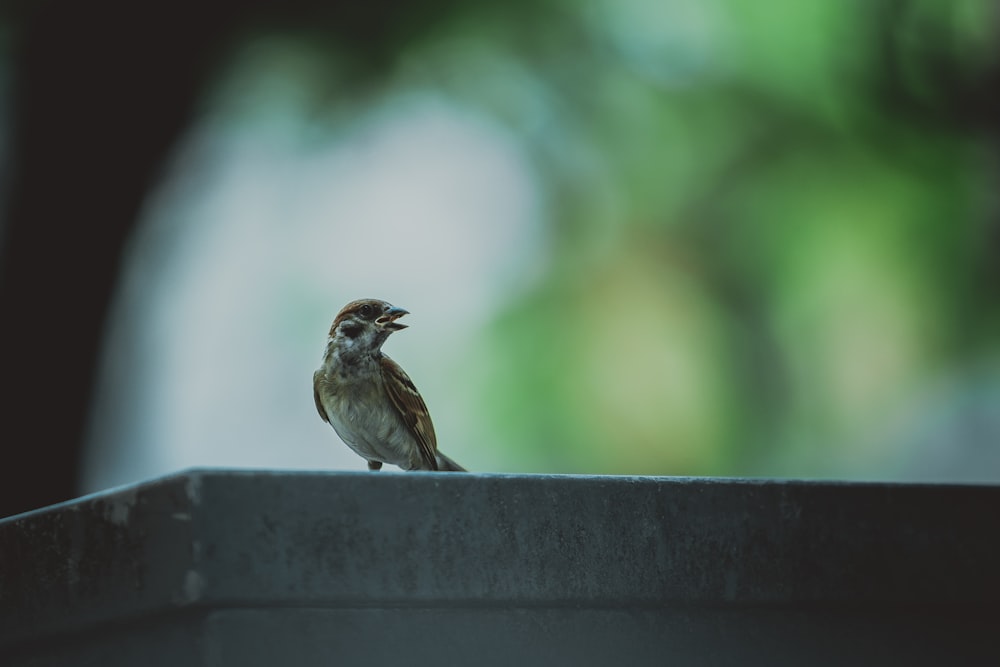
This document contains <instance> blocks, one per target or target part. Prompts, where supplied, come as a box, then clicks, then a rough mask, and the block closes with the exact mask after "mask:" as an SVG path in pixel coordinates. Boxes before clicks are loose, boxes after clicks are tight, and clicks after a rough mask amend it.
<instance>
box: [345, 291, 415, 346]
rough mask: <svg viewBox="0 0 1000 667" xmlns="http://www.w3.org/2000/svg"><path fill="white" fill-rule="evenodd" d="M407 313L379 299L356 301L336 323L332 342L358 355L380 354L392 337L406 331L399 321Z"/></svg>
mask: <svg viewBox="0 0 1000 667" xmlns="http://www.w3.org/2000/svg"><path fill="white" fill-rule="evenodd" d="M407 312H408V311H406V310H404V309H402V308H397V307H396V306H393V305H392V304H391V303H386V302H385V301H380V300H379V299H358V300H357V301H352V302H350V303H349V304H347V305H346V306H344V307H343V308H342V309H341V310H340V312H339V313H337V317H336V318H335V319H334V320H333V324H332V325H331V326H330V341H331V342H334V343H336V344H337V345H338V346H340V347H342V348H344V349H345V350H352V351H355V352H370V351H375V350H378V349H379V348H381V347H382V343H384V342H385V340H386V338H388V337H389V334H391V333H392V332H393V331H399V330H400V329H405V328H406V325H405V324H401V323H400V322H397V321H396V320H398V319H399V318H400V317H402V316H403V315H406V314H407Z"/></svg>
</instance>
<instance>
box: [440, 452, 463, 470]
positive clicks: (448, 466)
mask: <svg viewBox="0 0 1000 667" xmlns="http://www.w3.org/2000/svg"><path fill="white" fill-rule="evenodd" d="M437 466H438V470H441V471H444V472H469V471H468V470H466V469H465V468H463V467H462V466H460V465H458V464H457V463H455V462H454V461H452V460H451V459H450V458H448V457H447V456H445V455H444V454H442V453H441V452H437Z"/></svg>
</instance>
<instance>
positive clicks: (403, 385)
mask: <svg viewBox="0 0 1000 667" xmlns="http://www.w3.org/2000/svg"><path fill="white" fill-rule="evenodd" d="M381 364H382V378H383V380H385V387H386V390H387V392H388V394H389V398H390V399H391V400H392V404H393V405H394V406H395V407H396V411H397V412H399V416H400V417H402V418H403V422H404V423H405V424H406V426H407V428H409V430H410V433H411V434H412V435H413V437H414V439H415V440H416V441H417V445H418V446H419V447H420V457H421V458H422V459H423V460H424V463H426V464H427V467H428V468H429V469H430V470H437V469H438V466H437V457H436V456H435V455H434V453H435V452H436V451H437V438H436V437H435V436H434V424H432V423H431V416H430V414H429V413H428V412H427V405H426V404H425V403H424V399H422V398H421V397H420V394H419V393H418V392H417V388H416V387H414V386H413V382H412V381H411V380H410V377H409V376H408V375H407V374H406V372H405V371H404V370H403V369H402V368H400V367H399V364H397V363H396V362H395V361H393V360H392V359H390V358H389V357H386V356H383V357H382V361H381Z"/></svg>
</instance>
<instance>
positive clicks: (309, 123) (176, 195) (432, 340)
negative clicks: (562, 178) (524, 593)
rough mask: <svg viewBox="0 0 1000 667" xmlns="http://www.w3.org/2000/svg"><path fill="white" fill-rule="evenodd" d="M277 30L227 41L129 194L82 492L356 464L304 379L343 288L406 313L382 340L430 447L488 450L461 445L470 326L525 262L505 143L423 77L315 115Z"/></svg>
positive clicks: (530, 220)
mask: <svg viewBox="0 0 1000 667" xmlns="http://www.w3.org/2000/svg"><path fill="white" fill-rule="evenodd" d="M287 49H288V47H287V46H286V45H277V46H275V45H270V46H269V45H266V44H265V45H260V44H257V45H252V46H251V47H249V48H247V49H246V51H245V52H244V54H243V55H242V56H241V57H240V58H238V59H237V60H236V61H235V65H234V66H233V68H232V69H231V71H230V72H229V74H228V75H227V76H226V77H224V78H223V82H222V85H221V86H220V87H219V88H218V89H217V91H216V93H215V94H214V95H212V96H211V98H210V99H209V100H208V101H207V103H206V108H205V109H204V112H203V113H202V115H201V116H200V117H199V119H198V120H197V121H196V122H195V124H194V125H193V126H192V128H191V129H190V130H189V132H188V133H187V135H186V136H185V137H184V139H183V140H182V142H181V145H180V146H179V147H178V149H177V150H176V152H175V154H174V157H173V159H172V160H171V162H170V164H169V166H168V168H167V170H166V171H165V173H164V175H163V178H162V181H161V183H160V185H159V187H158V188H156V189H155V190H154V192H153V194H152V196H151V197H150V199H149V200H148V202H147V206H146V208H145V211H144V214H143V217H142V220H141V224H140V229H139V232H138V234H137V236H136V238H134V239H133V241H132V243H131V247H130V251H129V253H130V254H129V256H128V257H127V258H126V267H125V272H124V276H123V280H122V282H121V285H120V291H119V294H118V297H117V303H116V306H115V310H114V312H113V314H112V321H111V324H110V329H109V331H108V333H107V336H106V339H105V340H106V344H105V350H104V358H103V367H102V369H103V370H102V380H101V383H100V388H99V391H98V396H97V401H96V405H95V409H94V411H93V419H92V423H91V429H90V436H89V444H88V453H87V457H86V461H85V468H84V476H83V479H82V480H81V483H82V487H83V490H85V491H93V490H97V489H101V488H106V487H109V486H114V485H118V484H122V483H128V482H132V481H135V480H139V479H145V478H149V477H151V476H156V475H160V474H165V473H168V472H172V471H176V470H179V469H183V468H187V467H191V466H233V467H268V468H309V469H349V470H364V469H365V464H364V461H363V460H362V459H360V458H359V457H357V456H356V455H355V454H353V453H352V452H351V451H350V450H348V448H347V447H346V446H345V445H344V444H343V443H341V442H340V440H339V439H338V438H337V436H336V434H335V433H334V432H333V430H332V429H331V428H330V427H329V426H328V425H327V424H325V423H323V422H322V421H321V420H320V418H319V416H318V415H317V414H316V410H315V407H314V405H313V399H312V395H311V394H312V372H313V370H314V369H315V368H316V367H317V366H318V364H319V361H320V355H321V353H322V350H323V346H324V344H325V340H326V333H327V330H328V328H329V325H330V322H331V320H332V319H333V317H334V315H335V314H336V313H337V311H338V310H339V309H340V307H341V306H342V305H343V304H345V303H346V302H348V301H350V300H352V299H356V298H360V297H376V298H383V299H386V300H387V301H390V302H392V303H393V304H396V305H399V306H402V307H404V308H406V309H408V310H409V311H410V312H411V315H409V316H408V317H407V323H408V324H409V325H410V328H409V329H407V330H405V331H403V332H401V333H397V334H395V335H394V336H393V337H392V338H390V340H389V341H388V343H387V344H386V346H385V348H384V350H385V351H386V352H387V353H388V354H389V355H390V356H392V357H393V358H394V359H396V360H397V361H398V362H399V363H400V364H401V365H402V366H403V367H404V368H405V369H406V370H407V372H408V373H409V374H410V376H411V377H412V378H413V380H414V382H415V383H416V385H417V386H418V388H420V390H421V392H422V394H423V395H424V398H425V400H426V401H427V403H428V406H429V408H430V410H431V415H432V417H433V419H434V424H435V427H436V430H437V433H438V441H439V444H440V446H441V449H442V451H445V452H447V453H448V454H449V455H451V456H452V457H453V458H455V459H456V460H457V461H459V462H460V463H462V464H463V465H465V466H467V467H469V468H470V469H473V470H483V469H490V468H491V467H492V466H495V465H496V464H497V462H496V461H495V459H493V458H492V457H491V456H490V455H489V453H488V452H487V451H484V450H483V449H482V448H480V447H479V446H477V443H481V442H482V441H483V437H482V434H481V433H480V432H479V429H478V424H477V421H478V420H477V419H476V417H475V414H474V413H475V399H476V396H475V386H474V383H473V380H472V378H473V377H475V375H476V372H477V353H476V347H475V343H476V339H477V334H479V333H480V332H481V331H482V329H483V328H484V327H485V325H486V324H487V323H488V322H489V319H490V317H491V314H492V313H495V312H496V311H497V310H499V309H500V308H501V307H502V306H503V304H505V303H506V302H507V301H508V300H509V299H510V298H512V297H513V296H514V295H515V294H517V293H518V292H519V291H520V290H523V289H525V288H526V287H528V286H529V285H530V284H531V283H532V281H533V280H534V279H535V278H536V277H537V276H539V275H540V274H541V272H542V265H543V263H544V261H545V239H544V238H543V231H542V230H543V226H542V224H541V216H542V214H543V213H542V202H541V196H540V193H539V190H538V189H537V188H536V186H535V181H534V176H533V173H532V170H531V165H530V164H529V163H528V161H527V158H526V154H525V152H524V151H523V150H522V149H521V148H520V147H519V146H518V145H517V144H516V143H515V141H514V140H513V139H512V137H511V136H510V135H508V134H507V133H506V132H505V131H504V130H503V128H502V127H500V126H499V125H497V124H494V123H493V122H492V121H490V120H489V119H488V118H486V117H484V116H481V115H478V114H477V113H475V112H474V111H472V110H469V109H463V108H460V107H458V106H455V105H454V104H452V103H450V102H449V101H448V100H447V99H446V98H444V97H441V96H437V95H435V94H434V93H433V92H428V91H414V90H409V91H402V92H400V91H399V90H395V91H394V92H393V91H392V89H387V90H389V92H386V93H385V94H384V95H375V96H373V97H372V98H371V99H370V100H368V101H366V102H364V103H360V104H359V103H358V101H357V100H351V101H350V102H351V104H350V105H348V106H347V108H349V109H351V110H352V111H351V112H350V113H345V112H344V111H343V109H341V110H340V111H339V112H338V113H339V116H338V115H336V113H329V114H326V115H324V114H317V110H316V107H317V105H316V103H315V101H314V100H313V97H312V96H311V95H310V86H312V85H314V84H315V83H316V78H317V72H316V71H315V69H313V70H311V69H310V68H309V67H303V62H304V61H303V58H302V57H300V56H301V54H295V53H289V51H288V50H287ZM321 74H322V73H321ZM337 118H339V120H330V119H337ZM494 469H495V468H494Z"/></svg>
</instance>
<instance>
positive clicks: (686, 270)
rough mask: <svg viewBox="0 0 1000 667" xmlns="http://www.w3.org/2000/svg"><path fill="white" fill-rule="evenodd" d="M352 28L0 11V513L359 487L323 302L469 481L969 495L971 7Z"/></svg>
mask: <svg viewBox="0 0 1000 667" xmlns="http://www.w3.org/2000/svg"><path fill="white" fill-rule="evenodd" d="M361 4H362V3H344V2H341V3H338V2H327V3H318V2H303V1H302V0H297V1H294V2H284V3H277V2H272V1H268V0H253V1H250V2H245V3H241V4H240V5H239V6H236V5H229V4H227V3H222V2H219V1H218V0H205V1H203V2H194V0H180V1H179V2H177V3H165V5H164V6H160V7H149V6H145V5H144V3H129V2H125V1H124V0H97V1H96V2H94V3H75V2H71V1H70V0H64V1H60V0H53V1H49V2H19V3H8V4H5V5H2V9H0V205H2V206H0V211H2V212H3V217H2V219H0V230H2V236H0V313H2V315H0V317H2V324H0V353H2V354H3V355H4V360H5V361H4V368H5V371H4V374H5V379H6V382H5V385H6V387H5V396H6V398H4V400H3V401H2V407H3V410H4V413H3V418H2V420H0V429H2V430H0V433H2V435H0V439H2V441H3V448H4V452H5V454H4V456H5V458H6V460H7V463H6V464H5V465H3V466H0V469H2V470H3V478H2V479H0V482H2V484H0V486H2V487H3V488H4V494H5V495H4V503H3V504H0V513H10V512H13V511H19V510H23V509H28V508H30V507H35V506H40V505H43V504H47V503H49V502H54V501H57V500H62V499H65V498H67V497H70V496H71V495H73V494H75V493H79V492H85V491H93V490H97V489H101V488H105V487H108V486H112V485H117V484H122V483H127V482H132V481H136V480H140V479H145V478H148V477H151V476H155V475H160V474H163V473H168V472H171V471H176V470H178V469H181V468H186V467H190V466H205V465H212V466H237V467H268V468H308V469H347V470H364V468H365V465H364V461H363V460H361V459H360V458H358V457H357V456H355V455H354V454H353V453H352V452H350V451H349V450H348V449H347V447H346V446H344V445H343V444H342V443H341V442H340V441H339V439H338V438H337V437H336V434H335V433H334V432H333V431H332V429H331V428H330V427H329V426H328V425H327V424H325V423H323V422H322V421H321V420H320V418H319V417H318V415H317V414H316V412H315V408H314V406H313V402H312V398H311V396H310V394H311V391H312V386H311V376H312V372H313V370H314V369H315V368H316V367H317V366H318V365H319V362H320V356H321V353H322V351H323V347H324V344H325V339H326V333H327V330H328V328H329V325H330V322H331V320H332V319H333V317H334V315H335V314H336V313H337V311H338V310H339V309H340V308H341V306H343V305H344V304H345V303H346V302H348V301H350V300H352V299H355V298H359V297H377V298H382V299H386V300H388V301H390V302H392V303H393V304H396V305H399V306H403V307H405V308H407V309H408V310H410V311H411V315H410V316H408V317H407V323H408V324H409V325H410V328H409V329H407V330H406V331H405V332H402V333H400V334H396V335H395V336H393V337H392V338H391V339H390V340H389V341H388V343H387V344H386V345H385V348H384V350H385V352H387V353H388V354H389V355H390V356H392V357H393V358H394V359H396V360H397V361H398V362H399V363H400V364H401V365H402V366H403V367H404V368H405V369H406V370H407V371H408V373H409V374H410V376H411V377H412V378H413V380H414V382H415V383H416V385H417V386H418V387H419V388H420V390H421V392H422V394H423V396H424V398H425V399H426V402H427V403H428V405H429V408H430V410H431V414H432V416H433V419H434V424H435V427H436V429H437V432H438V441H439V444H440V446H441V449H442V450H443V451H445V452H447V453H448V454H449V455H451V456H452V457H453V458H455V459H456V460H457V461H459V462H460V463H462V464H463V465H465V466H466V467H468V468H469V469H470V470H473V471H482V472H487V471H489V472H493V471H496V472H500V471H507V472H538V473H595V474H643V475H725V476H730V475H737V476H745V475H746V476H764V477H795V478H836V479H878V480H907V481H936V482H954V481H959V482H969V481H989V482H997V481H1000V293H998V289H997V288H998V285H1000V187H998V186H1000V180H998V179H1000V48H998V44H1000V40H998V37H1000V3H998V2H996V1H995V0H962V1H960V2H953V3H940V2H930V1H920V0H913V1H904V0H881V1H878V2H870V1H865V2H861V1H855V2H844V1H843V0H836V1H835V0H814V1H813V2H809V3H797V2H770V3H759V2H748V1H745V0H714V1H705V0H698V1H695V0H588V1H580V0H544V1H543V2H532V3H527V2H510V3H477V2H465V3H458V2H450V1H449V0H420V1H416V2H398V1H396V0H380V1H379V2H373V3H368V4H365V5H364V6H363V7H362V6H360V5H361ZM133 5H136V6H133ZM140 5H141V6H140ZM166 5H169V6H166Z"/></svg>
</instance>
